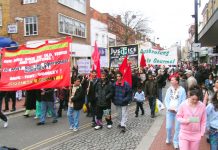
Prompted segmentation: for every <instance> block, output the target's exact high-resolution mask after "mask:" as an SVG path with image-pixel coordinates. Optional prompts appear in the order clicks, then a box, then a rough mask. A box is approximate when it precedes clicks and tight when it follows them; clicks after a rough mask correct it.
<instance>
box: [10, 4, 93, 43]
mask: <svg viewBox="0 0 218 150" xmlns="http://www.w3.org/2000/svg"><path fill="white" fill-rule="evenodd" d="M9 5H10V20H9V23H15V21H16V18H22V19H23V20H18V21H17V26H18V32H17V33H16V34H11V35H10V36H11V38H12V39H13V40H15V41H17V42H18V43H19V44H25V43H26V42H27V41H35V40H43V39H54V38H61V37H65V36H67V35H70V36H72V37H73V43H79V44H84V45H90V16H89V9H90V0H80V1H77V0H56V1H54V0H46V1H45V0H13V1H10V4H9Z"/></svg>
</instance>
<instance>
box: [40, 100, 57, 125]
mask: <svg viewBox="0 0 218 150" xmlns="http://www.w3.org/2000/svg"><path fill="white" fill-rule="evenodd" d="M48 110H50V111H51V113H52V117H53V120H57V114H56V112H55V109H54V102H47V101H42V102H41V111H42V115H41V116H40V122H43V123H45V119H46V113H47V111H48Z"/></svg>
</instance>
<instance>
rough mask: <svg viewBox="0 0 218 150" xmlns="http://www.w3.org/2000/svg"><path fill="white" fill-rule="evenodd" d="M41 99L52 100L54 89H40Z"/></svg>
mask: <svg viewBox="0 0 218 150" xmlns="http://www.w3.org/2000/svg"><path fill="white" fill-rule="evenodd" d="M43 93H44V94H43ZM41 101H46V102H54V89H44V90H42V91H41Z"/></svg>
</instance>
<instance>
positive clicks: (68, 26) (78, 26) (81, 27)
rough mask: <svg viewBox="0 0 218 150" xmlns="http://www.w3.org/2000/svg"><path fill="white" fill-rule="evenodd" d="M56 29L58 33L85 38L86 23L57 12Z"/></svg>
mask: <svg viewBox="0 0 218 150" xmlns="http://www.w3.org/2000/svg"><path fill="white" fill-rule="evenodd" d="M58 25H59V26H58V30H59V32H60V33H63V34H68V35H73V36H77V37H82V38H86V24H85V23H83V22H80V21H78V20H75V19H73V18H70V17H67V16H64V15H62V14H59V17H58Z"/></svg>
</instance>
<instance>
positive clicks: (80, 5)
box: [58, 0, 86, 14]
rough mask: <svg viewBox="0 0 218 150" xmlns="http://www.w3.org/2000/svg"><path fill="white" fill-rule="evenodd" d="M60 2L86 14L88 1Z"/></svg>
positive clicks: (60, 0)
mask: <svg viewBox="0 0 218 150" xmlns="http://www.w3.org/2000/svg"><path fill="white" fill-rule="evenodd" d="M58 2H59V3H61V4H62V5H65V6H68V7H70V8H72V9H75V10H76V11H79V12H81V13H83V14H86V0H58Z"/></svg>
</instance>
